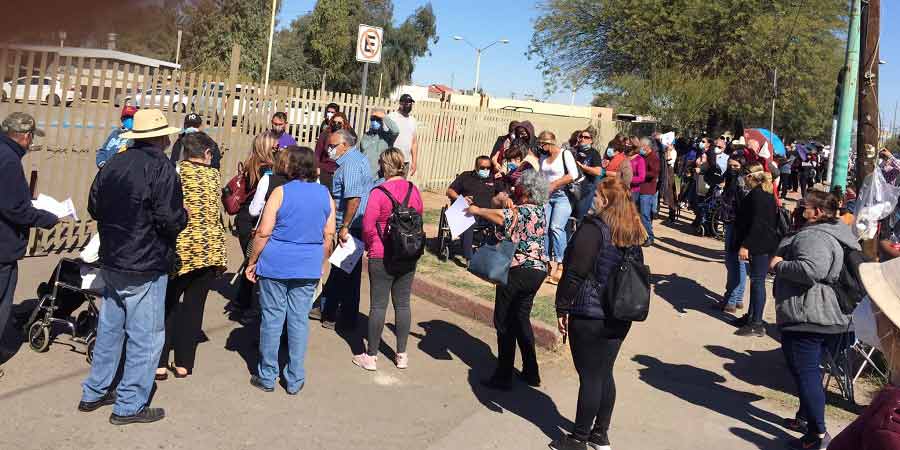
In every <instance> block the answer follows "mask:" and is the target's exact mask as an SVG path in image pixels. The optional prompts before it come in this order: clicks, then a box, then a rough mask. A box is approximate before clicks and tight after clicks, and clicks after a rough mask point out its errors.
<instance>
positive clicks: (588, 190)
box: [575, 181, 597, 222]
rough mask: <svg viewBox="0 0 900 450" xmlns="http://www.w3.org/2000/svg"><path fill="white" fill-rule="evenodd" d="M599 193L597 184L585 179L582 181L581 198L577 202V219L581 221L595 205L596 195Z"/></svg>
mask: <svg viewBox="0 0 900 450" xmlns="http://www.w3.org/2000/svg"><path fill="white" fill-rule="evenodd" d="M596 193H597V185H595V184H594V183H588V182H587V181H583V182H582V183H581V198H580V199H578V202H576V204H575V219H577V220H578V221H579V222H580V221H581V220H582V219H584V216H586V215H587V213H588V212H589V211H590V210H591V208H592V207H593V206H594V195H596Z"/></svg>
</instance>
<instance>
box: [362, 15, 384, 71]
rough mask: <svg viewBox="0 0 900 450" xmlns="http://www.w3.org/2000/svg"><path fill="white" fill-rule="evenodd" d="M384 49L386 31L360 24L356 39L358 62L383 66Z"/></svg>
mask: <svg viewBox="0 0 900 450" xmlns="http://www.w3.org/2000/svg"><path fill="white" fill-rule="evenodd" d="M382 47H384V29H383V28H379V27H373V26H369V25H364V24H360V25H359V34H358V35H357V37H356V60H357V61H359V62H366V63H375V64H381V48H382Z"/></svg>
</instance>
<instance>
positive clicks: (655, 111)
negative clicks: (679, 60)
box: [611, 69, 727, 130]
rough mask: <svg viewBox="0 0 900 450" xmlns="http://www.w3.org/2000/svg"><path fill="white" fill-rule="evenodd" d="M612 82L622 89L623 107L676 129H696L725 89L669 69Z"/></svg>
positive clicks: (710, 80)
mask: <svg viewBox="0 0 900 450" xmlns="http://www.w3.org/2000/svg"><path fill="white" fill-rule="evenodd" d="M611 81H612V82H613V83H614V84H615V85H616V86H618V87H619V88H620V89H621V91H620V99H621V103H620V104H621V106H622V107H624V108H627V109H630V110H633V111H640V113H641V114H647V115H650V116H653V117H654V118H656V119H657V120H659V122H660V123H661V124H663V125H665V126H669V127H673V128H675V129H678V130H687V129H691V128H697V127H698V124H699V123H702V122H703V121H704V120H705V119H706V116H707V112H708V111H709V110H710V109H711V108H713V107H715V106H716V104H717V103H718V102H720V101H722V98H724V96H725V94H726V90H727V84H726V82H725V81H724V80H723V79H718V78H707V77H704V76H702V75H699V74H692V73H690V72H682V71H677V70H671V69H662V70H658V71H655V72H653V73H651V74H649V75H647V76H639V75H618V76H614V77H613V78H612V80H611Z"/></svg>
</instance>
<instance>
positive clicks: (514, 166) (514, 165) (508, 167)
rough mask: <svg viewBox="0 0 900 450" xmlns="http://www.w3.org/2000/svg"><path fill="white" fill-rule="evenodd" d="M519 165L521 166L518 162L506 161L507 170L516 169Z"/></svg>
mask: <svg viewBox="0 0 900 450" xmlns="http://www.w3.org/2000/svg"><path fill="white" fill-rule="evenodd" d="M518 167H519V165H518V164H516V163H512V162H511V163H506V170H508V171H510V172H513V171H515V170H516V169H517V168H518Z"/></svg>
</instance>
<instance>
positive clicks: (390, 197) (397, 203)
mask: <svg viewBox="0 0 900 450" xmlns="http://www.w3.org/2000/svg"><path fill="white" fill-rule="evenodd" d="M375 189H378V190H379V191H381V192H383V193H384V195H386V196H387V198H388V200H390V201H391V205H392V206H393V207H394V208H396V207H397V206H399V205H400V203H399V202H398V201H397V199H395V198H394V196H393V195H391V193H390V191H388V190H387V189H385V188H384V186H375ZM407 198H409V194H407Z"/></svg>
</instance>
